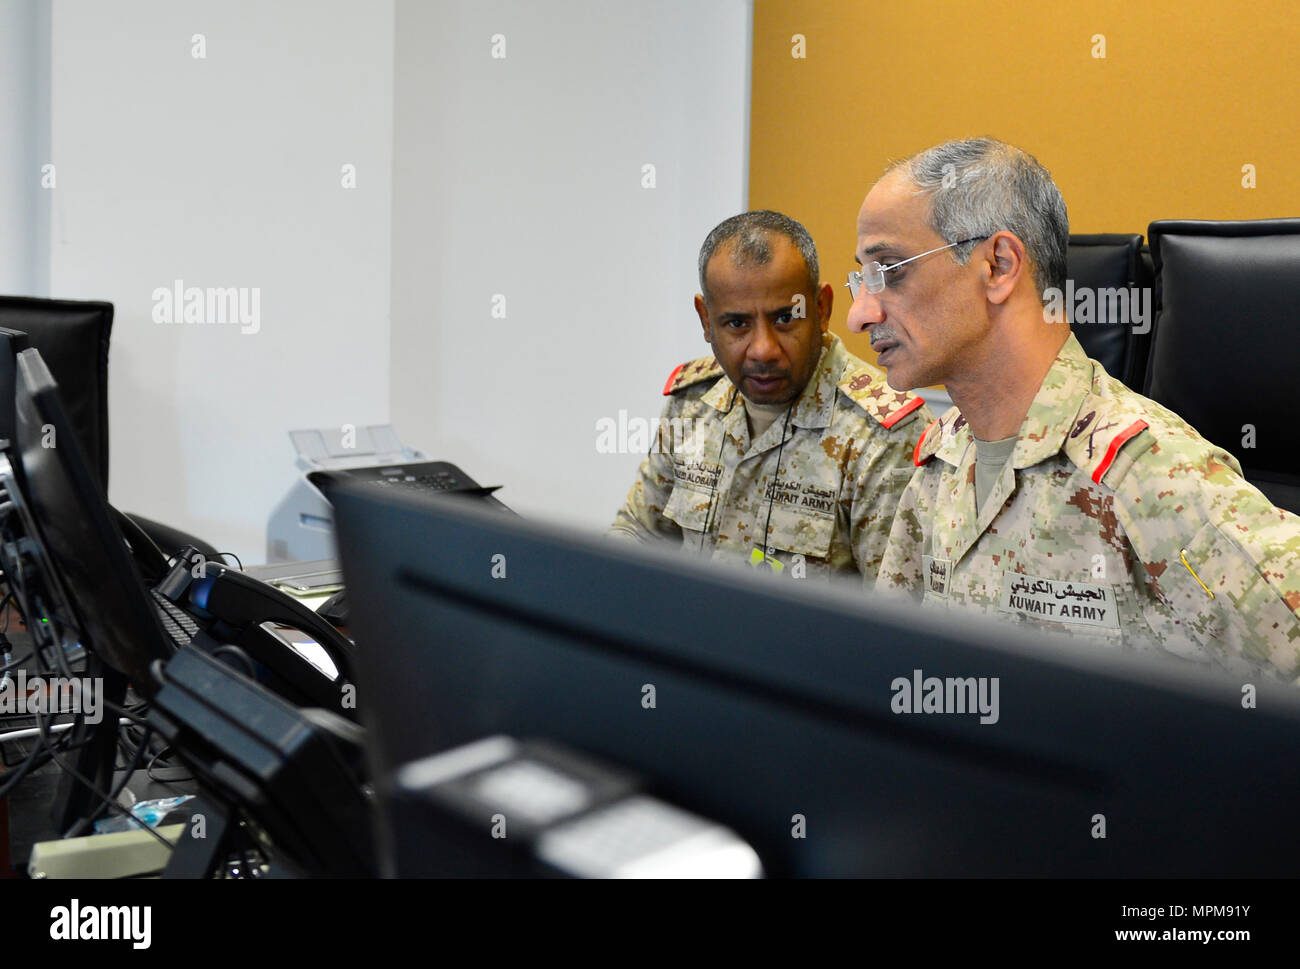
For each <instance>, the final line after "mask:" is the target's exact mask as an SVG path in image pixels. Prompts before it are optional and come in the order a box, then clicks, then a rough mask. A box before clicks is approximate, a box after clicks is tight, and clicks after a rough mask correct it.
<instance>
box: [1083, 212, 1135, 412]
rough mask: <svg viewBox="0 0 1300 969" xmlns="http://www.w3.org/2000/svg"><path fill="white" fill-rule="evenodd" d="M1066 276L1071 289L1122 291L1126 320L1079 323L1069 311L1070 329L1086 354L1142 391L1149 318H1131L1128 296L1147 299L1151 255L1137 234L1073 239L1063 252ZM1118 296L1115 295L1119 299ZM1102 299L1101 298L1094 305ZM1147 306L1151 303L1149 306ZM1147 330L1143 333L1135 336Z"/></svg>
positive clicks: (1129, 384)
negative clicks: (1127, 317) (1073, 287)
mask: <svg viewBox="0 0 1300 969" xmlns="http://www.w3.org/2000/svg"><path fill="white" fill-rule="evenodd" d="M1065 265H1066V276H1067V277H1068V278H1069V279H1071V280H1073V282H1074V286H1075V291H1076V292H1078V291H1081V290H1082V289H1083V288H1084V287H1088V288H1089V289H1091V291H1092V293H1093V294H1094V295H1095V294H1097V293H1098V292H1100V291H1104V290H1123V291H1124V292H1125V293H1126V294H1128V295H1127V296H1125V297H1122V299H1123V300H1124V302H1123V304H1122V305H1123V306H1124V307H1126V308H1128V315H1129V319H1127V320H1122V321H1110V322H1097V319H1098V316H1099V314H1095V315H1094V317H1093V319H1092V321H1089V322H1081V321H1078V320H1076V319H1075V318H1074V306H1072V305H1069V304H1068V303H1067V308H1068V310H1069V311H1070V314H1071V315H1070V329H1071V330H1073V331H1074V335H1075V336H1076V337H1077V338H1078V340H1079V343H1081V344H1082V345H1083V349H1084V352H1085V353H1087V354H1088V356H1090V357H1092V358H1093V359H1094V360H1096V361H1097V362H1098V363H1100V364H1101V365H1102V366H1103V367H1105V368H1106V372H1107V373H1108V374H1110V375H1111V376H1112V377H1114V378H1116V379H1117V380H1120V381H1123V383H1124V384H1125V385H1126V386H1127V387H1129V388H1130V389H1132V390H1136V391H1138V392H1139V393H1141V391H1142V385H1143V380H1144V378H1145V375H1146V365H1147V355H1148V353H1149V352H1150V346H1151V332H1150V325H1151V319H1150V318H1149V317H1148V318H1147V320H1146V321H1145V322H1142V321H1139V320H1136V319H1134V317H1135V315H1136V314H1135V312H1134V310H1133V308H1132V306H1131V303H1130V301H1129V300H1130V298H1131V297H1132V296H1133V295H1134V293H1135V292H1136V293H1138V294H1142V292H1143V290H1145V291H1146V293H1145V294H1144V295H1145V297H1146V298H1147V299H1150V287H1151V277H1152V270H1151V255H1150V252H1149V251H1147V252H1144V251H1143V246H1142V237H1141V236H1140V235H1117V234H1109V233H1108V234H1101V235H1071V236H1070V242H1069V246H1068V247H1067V249H1066V253H1065ZM1117 298H1119V297H1117ZM1105 302H1106V301H1105V300H1099V301H1098V305H1101V304H1104V303H1105ZM1146 305H1147V306H1149V305H1150V304H1149V303H1147V304H1146ZM1139 330H1146V332H1145V333H1143V332H1138V331H1139Z"/></svg>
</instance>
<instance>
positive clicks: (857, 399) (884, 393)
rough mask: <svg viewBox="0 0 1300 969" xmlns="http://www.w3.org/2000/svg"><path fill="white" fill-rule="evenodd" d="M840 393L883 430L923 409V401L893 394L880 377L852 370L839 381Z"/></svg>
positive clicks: (901, 391)
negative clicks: (869, 416) (873, 419)
mask: <svg viewBox="0 0 1300 969" xmlns="http://www.w3.org/2000/svg"><path fill="white" fill-rule="evenodd" d="M839 387H840V390H842V391H843V392H844V394H845V395H846V396H847V397H848V398H849V399H850V400H852V401H853V402H854V403H856V404H857V405H858V406H859V407H861V408H862V409H863V410H864V411H866V412H867V413H868V414H870V415H871V416H872V417H873V418H875V420H876V422H877V423H878V424H879V425H880V426H881V427H884V428H891V427H894V426H896V425H898V424H900V423H902V422H903V421H905V420H906V419H907V418H908V417H910V416H911V415H912V414H913V413H915V412H916V411H918V410H920V409H921V408H922V407H923V406H925V400H924V399H923V398H921V397H918V396H917V395H916V394H909V393H908V392H907V391H905V390H895V389H894V388H893V387H891V386H889V384H888V383H887V382H886V380H885V375H884V374H883V373H878V372H872V371H870V370H862V369H859V370H853V371H851V372H850V373H848V374H846V375H845V377H844V379H843V380H841V381H840V385H839Z"/></svg>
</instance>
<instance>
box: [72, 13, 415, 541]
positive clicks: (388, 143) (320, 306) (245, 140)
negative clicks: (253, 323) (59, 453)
mask: <svg viewBox="0 0 1300 969" xmlns="http://www.w3.org/2000/svg"><path fill="white" fill-rule="evenodd" d="M195 34H202V35H204V38H205V42H206V57H205V58H202V59H197V58H195V57H194V56H193V52H194V47H193V40H192V38H193V35H195ZM52 37H53V56H52V77H53V83H52V95H51V97H52V108H51V118H52V157H53V161H54V163H55V164H56V166H57V178H58V184H57V188H56V190H55V191H54V192H53V212H52V234H53V239H52V252H51V268H50V272H51V278H50V282H51V286H50V295H53V296H59V297H70V298H97V299H107V300H110V301H112V302H113V303H114V304H115V305H116V322H115V325H114V331H113V343H112V352H111V357H110V359H111V363H110V374H111V379H110V388H111V391H110V392H111V399H110V419H111V429H110V442H111V443H110V465H111V470H110V487H109V497H110V500H111V501H112V502H113V503H114V504H115V505H117V506H118V507H119V508H122V509H123V510H127V511H134V512H138V513H142V514H146V515H148V516H150V517H154V518H157V519H160V520H162V521H165V522H168V523H169V524H173V525H176V526H179V527H183V528H187V529H189V530H191V531H193V532H195V533H196V534H198V535H200V536H202V537H204V538H206V539H208V540H209V541H211V542H213V543H214V544H216V545H217V546H218V547H219V548H221V549H223V550H224V549H231V550H234V551H235V552H237V553H239V554H240V555H241V556H243V557H244V558H245V560H246V561H253V562H259V561H263V560H264V552H265V528H266V519H267V516H268V514H269V512H270V509H271V507H272V505H273V504H274V503H275V502H276V501H277V500H278V499H279V498H280V496H281V495H282V494H283V493H284V491H285V490H286V488H287V487H288V485H289V484H290V483H291V482H292V480H293V478H294V471H293V458H294V453H293V449H292V447H291V445H290V443H289V439H288V436H287V433H286V432H287V431H288V429H290V428H294V427H303V426H306V427H315V426H325V425H340V424H343V423H348V422H353V423H357V424H361V423H363V422H374V421H385V420H387V418H388V381H389V319H388V318H389V285H390V267H391V261H390V258H389V243H390V238H391V210H390V206H391V200H392V197H391V182H390V179H391V170H392V80H393V3H392V0H367V2H365V3H354V2H350V0H279V2H277V3H262V2H257V0H179V2H178V0H113V2H111V3H104V2H100V0H55V5H54V14H53V21H52ZM344 164H352V165H355V166H356V170H357V187H356V188H355V189H345V188H343V187H342V185H341V176H340V170H341V166H343V165H344ZM177 279H181V280H184V282H185V285H186V286H195V287H204V288H206V287H244V288H247V289H248V290H250V291H251V290H252V289H253V288H258V289H260V299H261V305H260V330H259V331H258V332H257V333H255V334H253V333H249V334H245V333H241V328H240V327H238V326H231V325H210V326H203V325H183V324H182V325H172V326H169V325H160V324H158V323H155V322H154V321H153V318H152V311H153V309H154V306H155V302H154V297H153V293H154V291H155V289H157V288H160V287H162V288H166V287H171V286H172V284H173V281H174V280H177Z"/></svg>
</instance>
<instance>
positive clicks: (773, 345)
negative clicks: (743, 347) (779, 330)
mask: <svg viewBox="0 0 1300 969" xmlns="http://www.w3.org/2000/svg"><path fill="white" fill-rule="evenodd" d="M781 352H782V351H781V344H780V343H779V342H778V341H777V339H776V330H774V329H773V328H772V327H771V326H770V325H769V324H768V323H767V321H765V320H764V321H760V322H759V323H758V325H757V326H755V327H754V335H753V336H752V337H751V338H750V341H749V349H748V351H747V352H746V354H745V356H747V357H749V359H751V360H754V361H757V362H761V363H771V362H773V361H776V360H779V359H780V358H781Z"/></svg>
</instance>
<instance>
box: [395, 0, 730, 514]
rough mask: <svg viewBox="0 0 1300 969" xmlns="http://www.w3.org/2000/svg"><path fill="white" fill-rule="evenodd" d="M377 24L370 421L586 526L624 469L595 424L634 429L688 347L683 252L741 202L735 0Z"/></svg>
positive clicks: (520, 499)
mask: <svg viewBox="0 0 1300 969" xmlns="http://www.w3.org/2000/svg"><path fill="white" fill-rule="evenodd" d="M397 28H398V29H397V77H396V108H395V150H394V161H395V171H394V186H393V188H394V207H393V289H392V293H393V342H392V347H393V373H392V417H393V421H394V423H395V424H396V426H397V429H398V431H399V432H400V433H401V435H402V437H403V438H404V439H406V440H407V441H408V442H409V443H412V444H415V445H416V446H419V447H421V448H423V449H425V450H427V451H429V452H430V453H431V454H432V456H434V457H437V458H441V459H446V460H451V461H454V462H456V463H458V464H460V465H461V466H462V467H463V468H464V469H465V470H466V471H468V472H469V473H470V474H471V475H473V476H474V477H476V478H478V479H479V480H480V481H481V482H483V483H484V484H503V485H505V486H506V487H505V489H504V490H503V491H502V492H501V493H500V497H501V498H502V500H504V501H505V502H506V503H507V504H509V505H510V506H512V507H513V508H515V509H516V510H518V511H520V512H522V513H527V514H538V515H546V516H549V517H556V518H562V519H567V520H570V521H573V522H576V523H581V524H584V525H588V526H592V527H603V526H604V525H606V524H608V523H609V522H610V521H611V520H612V519H613V516H614V513H615V511H616V510H617V508H618V506H619V504H620V503H621V502H622V500H623V497H624V495H625V493H626V491H627V489H628V487H629V485H630V484H631V482H632V478H633V475H634V474H635V471H636V468H637V465H638V463H639V461H640V459H641V455H640V454H637V453H626V454H613V455H604V454H598V453H597V451H596V422H597V421H598V420H599V419H600V418H602V417H607V418H611V419H617V416H618V412H619V410H620V409H623V410H626V411H628V412H629V414H630V415H631V416H632V417H634V418H640V419H644V420H648V419H650V418H654V417H655V416H657V415H658V413H659V410H660V408H661V407H662V404H663V398H662V397H661V396H660V391H661V389H662V387H663V383H664V380H665V379H666V378H667V376H668V373H669V371H670V370H671V369H672V368H673V367H674V366H676V365H677V364H678V363H680V362H682V361H684V360H688V359H693V358H695V357H699V356H705V355H707V354H708V353H709V352H710V350H709V347H708V345H707V344H706V343H705V342H704V340H703V338H702V337H701V335H700V330H699V324H698V322H697V321H696V318H695V315H694V311H693V309H692V307H691V300H692V296H693V295H694V293H695V292H696V289H697V285H696V280H695V259H696V255H697V253H698V251H699V246H700V243H701V242H703V240H704V236H705V235H706V234H707V233H708V230H709V229H711V228H712V227H713V226H714V225H715V224H717V223H718V222H719V221H721V220H722V219H723V218H726V217H727V216H729V215H733V214H735V213H736V212H739V211H742V210H743V209H744V208H745V201H746V185H745V176H746V171H747V167H748V165H747V158H748V125H747V118H748V114H747V112H748V103H749V70H748V58H749V49H750V5H749V3H748V2H746V0H710V2H692V0H663V2H653V3H652V2H637V3H627V2H622V3H608V2H603V0H548V2H545V3H537V2H530V0H510V2H497V3H484V2H474V0H456V2H443V3H436V4H431V3H427V2H420V0H398V3H397ZM496 34H501V35H504V38H505V57H504V58H494V57H493V56H492V54H493V42H492V38H493V35H496ZM645 164H652V165H654V166H655V187H654V188H644V187H642V166H643V165H645ZM496 294H501V295H503V296H505V298H506V301H505V310H506V318H505V319H494V318H493V315H492V307H493V302H492V300H493V296H494V295H496Z"/></svg>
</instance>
